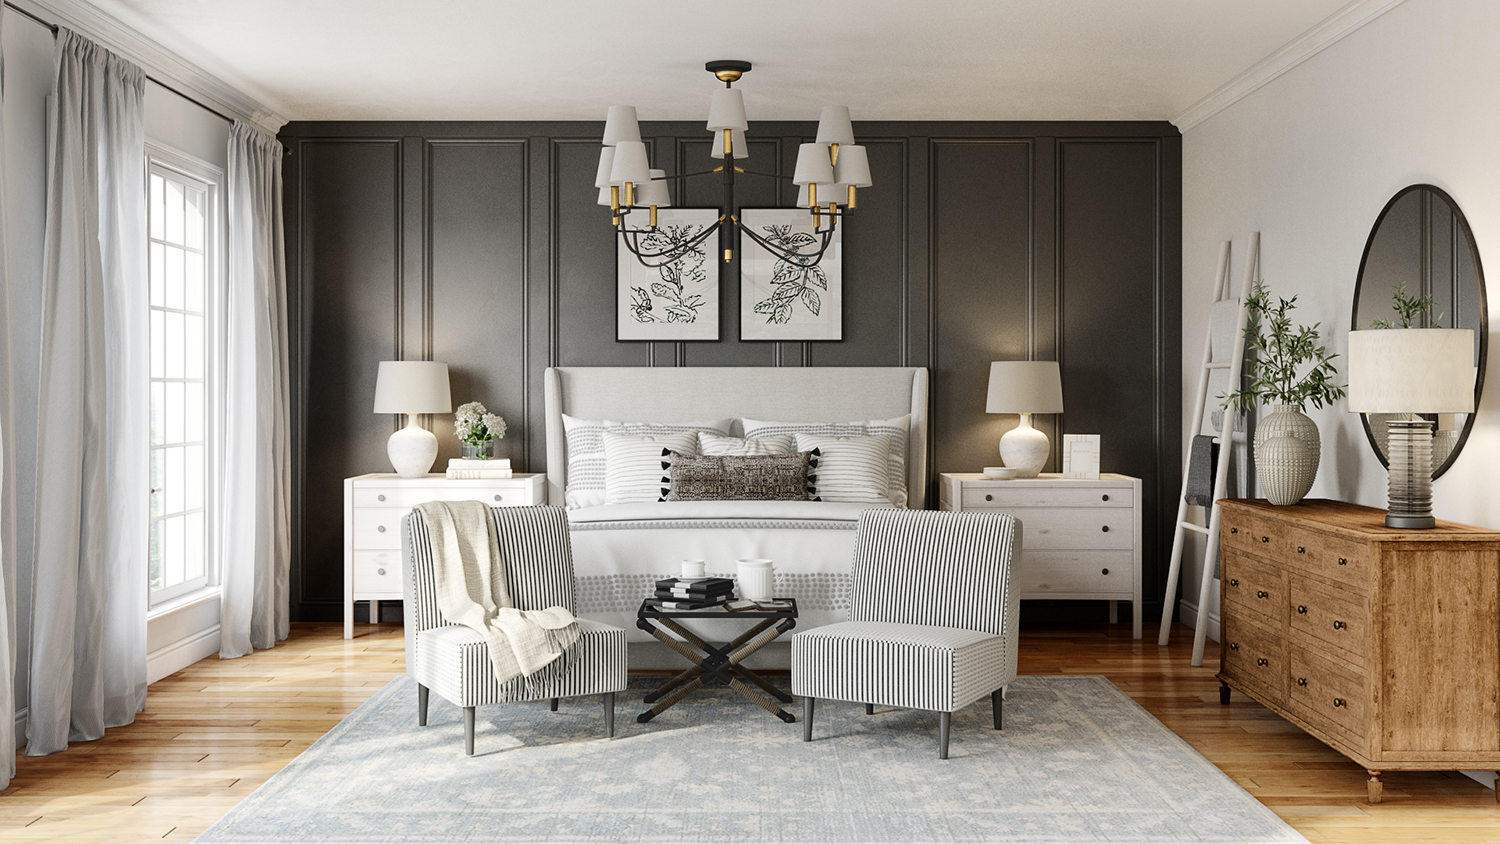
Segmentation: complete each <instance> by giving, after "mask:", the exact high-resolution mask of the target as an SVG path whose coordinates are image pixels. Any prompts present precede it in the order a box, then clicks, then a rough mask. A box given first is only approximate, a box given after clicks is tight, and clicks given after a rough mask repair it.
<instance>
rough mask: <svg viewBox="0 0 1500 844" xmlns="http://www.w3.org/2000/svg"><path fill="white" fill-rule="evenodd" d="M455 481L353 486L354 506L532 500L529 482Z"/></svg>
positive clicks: (495, 503) (521, 503)
mask: <svg viewBox="0 0 1500 844" xmlns="http://www.w3.org/2000/svg"><path fill="white" fill-rule="evenodd" d="M450 483H452V484H455V485H452V486H450V485H447V484H445V485H443V486H420V487H407V488H404V489H395V488H391V487H355V488H354V506H355V507H400V508H403V509H410V508H412V507H415V506H417V505H418V504H422V503H425V502H428V501H483V502H484V503H486V504H488V505H490V506H491V507H502V506H512V505H514V506H529V505H532V504H535V503H536V501H535V500H534V496H533V495H532V494H531V493H532V489H533V487H534V485H533V484H530V483H517V484H516V485H515V486H514V487H501V488H497V487H493V486H490V487H477V486H467V485H463V486H459V485H457V484H459V483H461V482H458V481H454V482H450Z"/></svg>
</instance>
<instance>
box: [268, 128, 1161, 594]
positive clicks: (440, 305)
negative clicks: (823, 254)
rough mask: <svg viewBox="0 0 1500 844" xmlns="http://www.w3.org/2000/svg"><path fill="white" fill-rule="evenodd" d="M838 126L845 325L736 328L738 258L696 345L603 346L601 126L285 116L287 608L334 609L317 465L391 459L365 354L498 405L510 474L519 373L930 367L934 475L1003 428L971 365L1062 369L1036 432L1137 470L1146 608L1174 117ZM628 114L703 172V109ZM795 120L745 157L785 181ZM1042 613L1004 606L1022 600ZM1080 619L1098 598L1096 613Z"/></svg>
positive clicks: (702, 189) (1157, 583) (778, 191)
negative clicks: (777, 335)
mask: <svg viewBox="0 0 1500 844" xmlns="http://www.w3.org/2000/svg"><path fill="white" fill-rule="evenodd" d="M856 129H857V132H858V135H859V137H860V138H861V141H862V143H864V144H865V145H866V146H867V147H868V148H869V157H870V166H871V170H872V172H873V174H874V178H875V187H873V188H870V189H866V190H862V191H861V192H860V203H859V208H858V210H857V211H856V212H855V214H854V215H853V216H851V217H850V218H849V219H848V220H847V222H846V223H845V225H846V229H845V233H844V256H845V257H844V261H845V263H844V290H845V307H844V338H845V339H844V340H843V341H842V342H839V343H756V342H740V341H739V339H738V336H739V318H738V314H737V312H736V310H735V307H736V305H737V303H738V301H739V267H738V265H729V266H727V267H724V268H723V271H722V275H721V282H720V283H721V299H722V302H723V303H724V305H723V307H722V309H721V312H720V315H719V319H720V324H721V328H720V336H721V337H722V338H723V339H722V340H721V341H720V342H717V343H618V342H615V340H614V336H615V329H614V306H615V295H614V276H615V241H614V238H613V235H612V233H611V230H610V226H609V217H608V212H607V210H606V209H602V208H600V207H598V206H597V205H595V199H596V195H597V191H596V190H595V188H594V187H593V175H594V167H595V164H596V163H597V160H598V150H599V142H598V138H599V134H600V132H601V131H602V125H601V124H595V123H292V124H289V125H288V126H287V127H286V128H285V129H284V130H283V131H282V136H281V137H282V140H283V141H284V142H286V143H287V145H288V146H289V148H290V149H291V151H292V155H291V157H290V158H289V159H288V164H287V168H286V201H287V209H286V211H287V225H288V240H287V242H288V251H289V254H288V256H287V266H288V271H289V277H290V284H291V303H292V322H293V327H294V331H293V349H292V356H293V360H294V362H295V367H294V371H295V372H297V373H298V376H297V383H296V385H295V389H294V401H293V426H294V447H295V450H294V466H293V471H294V486H295V494H296V497H295V501H294V507H295V512H294V521H295V524H294V545H293V572H292V583H293V586H292V590H293V592H292V601H293V613H294V617H295V618H299V619H305V620H321V619H333V618H337V617H338V614H339V612H340V609H339V604H340V601H341V596H342V589H343V569H342V541H343V537H342V520H341V519H340V518H339V513H340V508H341V506H342V479H343V478H345V477H347V476H350V475H357V474H362V473H365V472H372V471H382V470H384V471H389V464H388V462H387V460H386V457H385V440H386V438H387V437H388V436H389V435H390V433H391V431H392V430H394V426H395V425H396V424H398V423H397V422H396V420H393V419H392V418H391V417H390V416H376V415H375V414H374V413H372V412H371V401H372V397H373V390H374V380H375V369H376V364H377V363H378V362H379V361H381V360H390V359H394V358H430V359H434V360H443V361H447V362H448V364H449V367H450V370H451V372H452V386H453V398H454V401H455V403H457V402H464V401H469V400H474V399H477V400H480V401H483V402H484V403H485V404H486V405H487V406H488V407H489V408H490V409H492V410H494V411H496V412H498V413H500V414H502V415H504V416H505V418H506V419H507V420H508V421H509V422H510V425H511V434H510V435H509V436H508V437H507V438H506V439H505V441H504V450H505V451H506V453H507V456H509V457H511V458H512V460H514V461H515V462H516V463H517V465H518V468H524V469H527V470H530V471H542V470H543V469H544V468H545V448H546V444H545V443H544V442H543V438H542V433H541V432H542V430H543V426H542V418H541V412H542V399H541V390H540V381H541V374H542V370H543V369H544V368H546V367H547V366H550V365H553V364H558V365H570V366H601V365H603V366H893V365H906V366H926V367H930V368H931V369H932V371H933V390H932V420H933V424H932V444H931V448H932V455H933V460H932V462H931V465H932V467H933V470H934V472H948V471H976V470H977V469H978V468H979V467H981V466H984V465H986V464H994V463H995V462H996V457H997V455H996V453H995V443H996V441H997V440H998V439H999V437H1000V434H1001V433H1003V432H1004V431H1005V430H1006V428H1008V427H1009V426H1012V425H1014V424H1015V422H1016V419H1015V417H1014V416H998V415H997V416H989V415H987V414H986V413H985V412H984V393H985V386H986V381H987V378H988V372H989V362H990V361H991V360H1006V359H1024V358H1027V357H1032V358H1037V359H1056V360H1059V361H1061V362H1062V370H1063V392H1064V401H1065V404H1066V406H1067V412H1066V413H1064V414H1062V415H1060V416H1058V417H1056V418H1052V419H1047V418H1043V419H1041V420H1039V424H1042V425H1045V426H1046V427H1047V430H1048V433H1049V435H1051V436H1053V437H1054V439H1056V436H1057V434H1058V433H1059V432H1071V433H1098V434H1102V435H1103V441H1102V445H1103V468H1104V469H1105V470H1107V471H1117V472H1123V473H1126V474H1130V475H1136V476H1138V477H1141V478H1142V479H1144V481H1145V484H1144V488H1145V490H1146V493H1145V494H1146V498H1147V502H1146V536H1145V558H1146V561H1145V578H1144V581H1145V590H1146V605H1147V607H1148V610H1147V615H1148V616H1150V615H1156V614H1157V613H1159V612H1160V595H1161V583H1162V581H1163V580H1164V574H1165V566H1164V565H1162V564H1160V558H1161V557H1162V556H1164V555H1165V553H1166V552H1167V551H1169V550H1170V549H1169V548H1165V547H1162V546H1163V543H1164V542H1170V540H1169V539H1167V538H1166V537H1170V529H1171V525H1170V519H1171V517H1172V514H1173V513H1175V512H1176V506H1175V504H1174V501H1173V499H1174V498H1175V496H1176V494H1177V492H1178V484H1179V472H1180V465H1181V464H1180V454H1179V452H1180V448H1179V445H1178V443H1179V435H1178V431H1179V424H1178V409H1177V408H1178V398H1177V396H1178V393H1179V384H1178V381H1179V377H1178V361H1179V360H1180V356H1179V342H1178V331H1179V306H1178V300H1179V293H1180V271H1179V267H1178V256H1179V255H1180V251H1181V250H1180V190H1179V178H1180V163H1179V158H1180V137H1179V135H1178V133H1177V130H1176V129H1175V128H1173V127H1172V126H1170V125H1168V124H1164V123H944V122H925V123H864V124H860V125H858V126H857V127H856ZM642 131H643V135H644V136H645V139H646V141H647V143H648V144H649V146H650V148H651V154H652V157H653V161H654V163H655V166H658V167H664V168H665V169H667V171H668V172H674V173H675V172H691V171H697V170H706V169H711V168H712V167H713V166H716V165H717V164H718V163H719V162H717V161H714V160H713V159H711V158H710V157H709V151H710V143H711V139H710V138H711V136H710V135H709V134H708V133H707V132H704V131H703V130H702V127H701V125H700V124H696V123H694V124H684V123H656V124H650V123H648V124H643V125H642ZM813 131H814V126H813V125H812V124H804V123H766V124H757V125H756V126H754V127H753V128H752V131H751V132H750V136H751V139H752V140H751V142H750V143H751V156H752V157H751V158H750V164H751V165H752V166H751V169H764V170H775V171H777V172H782V173H789V172H791V169H792V162H793V159H794V158H795V156H796V150H797V145H798V144H799V143H802V142H804V141H806V140H809V139H810V136H811V134H812V133H813ZM737 188H738V191H737V192H738V198H739V199H740V200H741V202H742V203H743V204H744V205H748V206H756V205H761V206H775V205H789V204H791V202H792V201H793V200H794V198H795V191H794V189H793V188H792V187H791V186H790V185H782V184H779V183H775V182H772V181H771V180H758V179H755V178H753V177H748V176H747V177H742V178H741V179H740V180H739V183H738V186H737ZM718 192H719V185H718V182H717V180H715V179H712V178H702V179H698V180H693V181H690V182H689V183H688V184H687V186H686V188H685V189H684V190H683V192H682V193H680V194H678V195H676V196H675V197H674V198H676V199H677V203H678V204H679V205H682V206H712V205H715V204H716V202H717V199H718V195H719V193H718ZM721 266H722V264H721ZM430 424H431V427H432V428H433V429H434V430H435V431H437V432H438V436H439V441H440V442H441V443H442V449H443V450H442V454H441V456H440V457H439V460H440V461H442V460H446V459H447V458H448V457H451V456H454V455H456V454H457V450H458V446H457V441H456V440H455V439H454V438H453V437H452V436H451V433H452V419H451V417H441V416H440V417H437V418H434V419H432V420H430ZM1054 462H1056V460H1055V458H1054ZM1044 608H1046V605H1041V604H1039V605H1035V606H1028V617H1036V616H1037V615H1038V610H1039V609H1044ZM1051 609H1052V610H1053V614H1054V615H1056V614H1057V612H1058V611H1059V608H1058V607H1052V608H1051ZM1069 609H1071V608H1068V607H1063V608H1061V610H1064V611H1066V610H1069ZM394 610H395V608H393V610H392V611H393V612H394ZM1079 611H1080V612H1085V613H1087V614H1088V615H1089V617H1102V605H1097V604H1096V605H1089V606H1088V607H1087V608H1086V609H1080V610H1079ZM1095 614H1101V615H1097V616H1096V615H1095Z"/></svg>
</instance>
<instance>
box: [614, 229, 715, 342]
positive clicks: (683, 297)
mask: <svg viewBox="0 0 1500 844" xmlns="http://www.w3.org/2000/svg"><path fill="white" fill-rule="evenodd" d="M703 229H704V227H703V226H701V225H696V224H693V223H684V224H681V225H666V226H662V227H661V228H659V229H658V230H657V231H654V232H652V233H651V234H648V235H645V236H643V237H642V238H641V249H642V251H650V252H662V251H666V250H670V249H675V248H678V247H679V246H681V245H684V244H687V243H689V242H691V241H692V240H693V238H695V237H697V236H698V235H699V234H700V233H701V232H702V231H703ZM707 260H708V254H707V252H706V251H705V250H704V248H703V243H702V242H699V243H697V244H694V245H692V246H689V247H688V251H687V252H686V253H685V254H684V255H683V256H682V257H681V258H679V259H678V260H676V261H673V262H671V263H668V264H663V265H662V266H660V267H657V268H656V271H657V274H658V275H659V276H660V280H658V281H653V282H651V283H650V285H649V290H648V289H647V288H646V287H639V286H632V287H631V288H630V314H631V317H632V318H633V319H634V320H635V321H636V322H641V323H663V322H669V323H670V322H675V323H693V322H697V321H698V316H699V312H700V310H702V308H703V305H704V298H703V295H702V294H701V293H699V292H690V291H700V290H702V289H703V286H704V284H705V283H706V282H707V281H708V271H707V269H705V267H704V264H705V263H706V262H707ZM658 305H660V306H661V307H660V309H659V310H658V307H657V306H658Z"/></svg>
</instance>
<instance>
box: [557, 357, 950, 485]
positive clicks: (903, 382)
mask: <svg viewBox="0 0 1500 844" xmlns="http://www.w3.org/2000/svg"><path fill="white" fill-rule="evenodd" d="M543 383H544V389H545V402H546V405H545V409H546V416H547V500H548V501H551V502H554V503H560V502H561V501H562V500H563V487H564V484H565V482H566V479H567V465H568V449H567V442H566V438H565V436H564V434H563V424H562V414H564V413H566V414H568V415H569V416H575V417H578V418H581V419H610V420H614V421H616V422H696V421H701V420H708V419H725V418H730V417H734V418H742V417H749V418H751V419H767V420H775V421H777V422H851V421H854V420H861V419H889V418H891V417H893V416H903V415H905V414H908V413H909V414H911V434H910V437H909V439H908V441H907V446H906V494H907V499H908V506H909V507H911V508H912V509H914V510H920V509H922V508H924V507H925V506H926V503H927V370H926V369H923V368H921V367H908V366H900V367H898V366H849V367H825V366H806V367H803V366H785V367H780V366H778V367H771V366H724V367H717V366H656V367H637V366H629V367H623V366H558V367H551V368H549V369H548V370H547V372H546V374H545V375H544V376H543ZM736 433H739V432H738V431H736Z"/></svg>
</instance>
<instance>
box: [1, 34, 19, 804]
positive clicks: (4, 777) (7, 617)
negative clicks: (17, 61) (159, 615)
mask: <svg viewBox="0 0 1500 844" xmlns="http://www.w3.org/2000/svg"><path fill="white" fill-rule="evenodd" d="M6 17H7V15H3V14H0V40H3V35H4V31H5V27H4V23H5V18H6ZM4 81H5V50H4V48H3V47H0V102H3V98H4V94H3V90H4ZM4 161H5V125H4V120H3V119H0V715H4V716H5V717H6V718H7V719H8V718H10V717H12V716H13V715H14V714H15V711H16V484H15V480H14V473H15V467H16V459H15V457H16V445H15V441H14V437H15V432H16V428H15V400H14V397H15V386H14V384H13V383H12V376H11V372H12V368H11V364H12V358H11V354H10V344H11V337H12V336H13V335H14V332H13V331H12V330H11V307H10V279H9V278H7V277H6V271H5V269H6V265H5V261H6V259H7V258H8V257H9V251H8V250H7V249H6V242H5V233H6V231H7V225H6V223H7V220H6V219H5V201H4V199H5V197H6V196H7V194H6V191H5V167H4ZM15 775H16V731H15V730H14V729H12V728H11V723H10V722H9V721H5V720H0V789H4V788H7V787H9V786H10V781H11V778H12V777H14V776H15Z"/></svg>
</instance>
